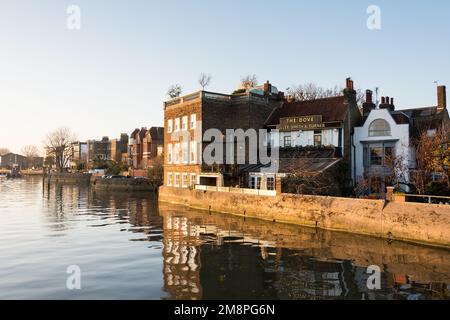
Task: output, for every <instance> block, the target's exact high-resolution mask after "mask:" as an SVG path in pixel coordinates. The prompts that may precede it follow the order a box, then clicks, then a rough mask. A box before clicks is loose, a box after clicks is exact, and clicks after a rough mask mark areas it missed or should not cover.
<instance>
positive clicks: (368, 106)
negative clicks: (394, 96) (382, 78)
mask: <svg viewBox="0 0 450 320" xmlns="http://www.w3.org/2000/svg"><path fill="white" fill-rule="evenodd" d="M375 108H376V106H375V103H373V92H372V90H366V102H364V103H363V121H365V120H366V119H367V117H368V116H369V113H370V111H372V110H373V109H375Z"/></svg>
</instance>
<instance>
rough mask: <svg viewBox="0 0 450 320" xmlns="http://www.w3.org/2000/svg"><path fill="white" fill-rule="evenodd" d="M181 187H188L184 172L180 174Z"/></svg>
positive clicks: (186, 176)
mask: <svg viewBox="0 0 450 320" xmlns="http://www.w3.org/2000/svg"><path fill="white" fill-rule="evenodd" d="M181 187H182V188H187V187H188V174H187V173H185V172H184V173H183V174H182V175H181Z"/></svg>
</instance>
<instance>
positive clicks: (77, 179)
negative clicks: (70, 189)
mask: <svg viewBox="0 0 450 320" xmlns="http://www.w3.org/2000/svg"><path fill="white" fill-rule="evenodd" d="M91 176H92V175H91V174H88V173H51V174H50V175H49V176H46V177H45V178H46V179H47V178H49V179H50V182H56V183H77V184H78V183H83V184H84V183H86V184H89V182H90V181H91Z"/></svg>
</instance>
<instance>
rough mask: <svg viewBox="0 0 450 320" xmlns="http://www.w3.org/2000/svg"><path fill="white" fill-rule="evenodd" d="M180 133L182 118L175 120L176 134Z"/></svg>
mask: <svg viewBox="0 0 450 320" xmlns="http://www.w3.org/2000/svg"><path fill="white" fill-rule="evenodd" d="M177 131H180V118H176V119H175V132H177Z"/></svg>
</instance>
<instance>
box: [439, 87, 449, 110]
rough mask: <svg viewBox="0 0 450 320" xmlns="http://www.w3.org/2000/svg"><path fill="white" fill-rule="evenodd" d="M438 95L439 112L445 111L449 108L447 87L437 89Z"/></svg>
mask: <svg viewBox="0 0 450 320" xmlns="http://www.w3.org/2000/svg"><path fill="white" fill-rule="evenodd" d="M437 95H438V106H437V110H438V112H440V111H443V110H444V109H446V108H447V92H446V88H445V86H438V87H437Z"/></svg>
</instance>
